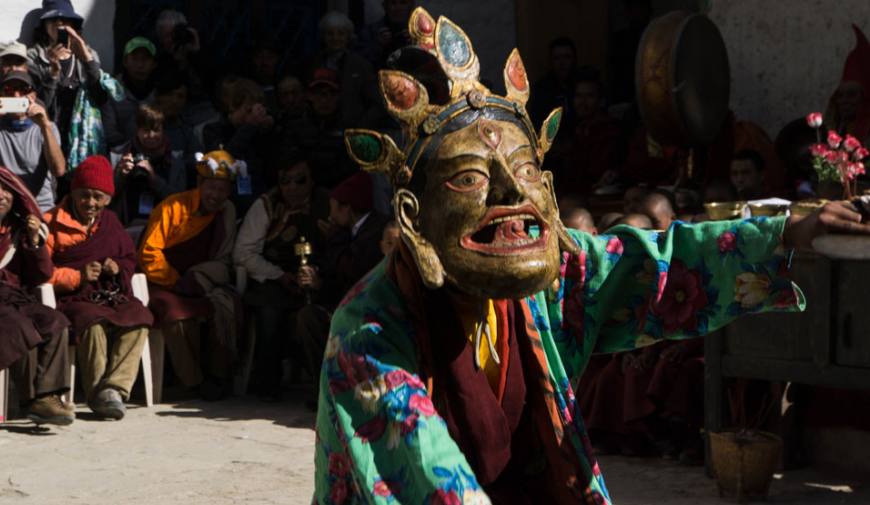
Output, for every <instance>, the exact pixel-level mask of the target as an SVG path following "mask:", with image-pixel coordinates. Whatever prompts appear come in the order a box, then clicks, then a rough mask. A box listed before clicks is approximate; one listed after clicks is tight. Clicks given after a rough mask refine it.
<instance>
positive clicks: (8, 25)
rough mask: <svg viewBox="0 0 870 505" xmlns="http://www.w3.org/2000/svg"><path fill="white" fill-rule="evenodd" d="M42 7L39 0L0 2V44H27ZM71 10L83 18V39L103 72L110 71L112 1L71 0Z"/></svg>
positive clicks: (113, 0) (112, 59)
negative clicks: (90, 48)
mask: <svg viewBox="0 0 870 505" xmlns="http://www.w3.org/2000/svg"><path fill="white" fill-rule="evenodd" d="M41 5H42V3H41V2H39V1H38V0H0V41H8V40H12V39H15V40H20V41H21V42H23V43H25V44H27V45H30V44H31V43H32V32H33V27H34V26H35V24H36V23H38V22H39V12H38V11H39V9H40V6H41ZM73 7H74V8H75V10H76V12H77V13H78V14H79V15H81V16H82V17H83V18H85V24H84V38H85V40H86V41H87V43H88V45H90V46H91V47H93V48H94V49H96V51H97V53H99V55H100V61H101V62H102V64H103V70H106V71H107V72H111V71H112V62H113V61H114V42H113V39H112V38H113V30H112V24H113V22H114V19H115V0H73ZM25 18H26V23H25ZM25 24H26V26H24V25H25Z"/></svg>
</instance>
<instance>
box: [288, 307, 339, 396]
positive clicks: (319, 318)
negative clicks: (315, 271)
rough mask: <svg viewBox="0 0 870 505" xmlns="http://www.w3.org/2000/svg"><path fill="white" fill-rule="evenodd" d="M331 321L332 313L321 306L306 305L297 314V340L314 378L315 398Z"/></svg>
mask: <svg viewBox="0 0 870 505" xmlns="http://www.w3.org/2000/svg"><path fill="white" fill-rule="evenodd" d="M331 319H332V313H330V312H329V311H328V310H326V309H325V308H324V307H321V306H320V305H306V306H305V307H303V308H302V309H300V310H299V312H297V313H296V338H298V339H299V344H300V345H301V346H302V353H303V355H304V358H305V364H306V366H307V367H308V371H309V372H310V373H311V376H312V377H314V391H313V393H314V394H315V397H316V394H317V390H318V387H319V385H320V367H321V365H322V364H323V352H324V350H325V349H326V340H327V338H329V323H330V321H331Z"/></svg>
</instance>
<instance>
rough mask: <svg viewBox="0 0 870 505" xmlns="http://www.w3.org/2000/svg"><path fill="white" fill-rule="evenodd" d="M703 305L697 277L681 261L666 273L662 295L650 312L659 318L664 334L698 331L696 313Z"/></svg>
mask: <svg viewBox="0 0 870 505" xmlns="http://www.w3.org/2000/svg"><path fill="white" fill-rule="evenodd" d="M707 303H708V300H707V293H706V292H705V291H704V283H703V281H702V280H701V274H700V273H699V272H698V271H697V270H689V269H688V268H687V267H686V265H685V264H683V262H682V261H679V260H674V261H673V262H672V263H671V268H670V270H669V271H668V277H667V284H666V285H665V289H664V293H662V297H661V299H660V300H659V301H658V302H656V303H655V305H653V312H654V313H655V314H656V315H658V316H659V317H661V319H662V323H663V326H664V330H665V332H666V333H673V332H675V331H677V330H695V329H697V327H698V311H700V310H701V309H702V308H704V307H705V306H707Z"/></svg>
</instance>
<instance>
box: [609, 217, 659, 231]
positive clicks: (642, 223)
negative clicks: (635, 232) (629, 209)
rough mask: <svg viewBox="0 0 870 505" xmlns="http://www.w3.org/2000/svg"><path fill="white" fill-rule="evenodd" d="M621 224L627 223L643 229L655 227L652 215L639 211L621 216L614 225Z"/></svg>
mask: <svg viewBox="0 0 870 505" xmlns="http://www.w3.org/2000/svg"><path fill="white" fill-rule="evenodd" d="M620 224H626V225H628V226H632V227H634V228H640V229H641V230H652V229H653V222H652V219H650V217H649V216H647V215H646V214H639V213H635V214H626V215H624V216H622V217H621V218H619V219H618V220H617V221H616V223H614V226H617V225H620Z"/></svg>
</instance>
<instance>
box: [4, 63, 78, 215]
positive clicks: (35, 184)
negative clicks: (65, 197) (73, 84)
mask: <svg viewBox="0 0 870 505" xmlns="http://www.w3.org/2000/svg"><path fill="white" fill-rule="evenodd" d="M33 91H34V84H33V81H32V80H31V78H30V74H28V73H26V72H20V71H12V72H10V73H8V74H6V76H5V77H3V79H2V80H0V94H2V96H3V97H16V98H22V97H26V98H28V99H29V100H30V106H29V107H28V108H27V112H24V113H9V114H2V115H0V164H2V166H4V167H6V168H8V169H9V170H10V171H11V172H12V173H14V174H15V175H17V176H18V177H20V178H21V180H22V181H23V182H24V185H25V186H26V187H27V189H28V191H30V192H31V193H32V194H33V195H36V201H37V203H38V204H39V208H40V209H41V210H42V211H43V212H45V211H47V210H49V209H51V208H52V207H54V198H55V191H54V187H55V181H56V179H57V178H58V177H62V176H63V175H64V174H65V173H66V161H65V160H64V156H63V152H62V151H61V147H60V135H59V133H58V129H57V126H56V125H55V124H54V122H53V121H52V120H51V119H50V118H49V115H48V113H47V112H46V110H45V108H44V107H43V106H42V105H41V104H40V103H39V102H38V101H36V100H35V99H34V93H33ZM0 113H2V111H0Z"/></svg>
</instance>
